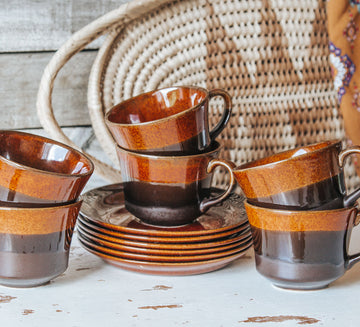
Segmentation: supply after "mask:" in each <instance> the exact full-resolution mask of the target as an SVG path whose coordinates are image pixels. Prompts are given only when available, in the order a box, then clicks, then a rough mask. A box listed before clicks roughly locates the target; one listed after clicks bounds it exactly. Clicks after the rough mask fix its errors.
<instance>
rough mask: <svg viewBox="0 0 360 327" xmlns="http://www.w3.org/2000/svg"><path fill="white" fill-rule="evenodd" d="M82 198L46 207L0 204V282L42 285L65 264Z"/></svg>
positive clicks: (18, 285)
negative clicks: (18, 206) (5, 205)
mask: <svg viewBox="0 0 360 327" xmlns="http://www.w3.org/2000/svg"><path fill="white" fill-rule="evenodd" d="M81 203H82V201H78V202H74V203H72V204H67V205H58V206H53V207H46V208H14V207H12V208H9V207H0V284H1V285H5V286H10V287H34V286H40V285H43V284H45V283H47V282H49V281H50V280H52V279H54V278H55V277H57V276H59V275H60V274H62V273H63V272H64V271H65V270H66V269H67V267H68V262H69V249H70V243H71V240H72V235H73V230H74V226H75V223H76V220H77V216H78V213H79V210H80V207H81Z"/></svg>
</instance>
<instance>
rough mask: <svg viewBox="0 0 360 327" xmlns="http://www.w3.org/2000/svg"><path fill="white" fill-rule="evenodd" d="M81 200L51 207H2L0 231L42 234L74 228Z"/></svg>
mask: <svg viewBox="0 0 360 327" xmlns="http://www.w3.org/2000/svg"><path fill="white" fill-rule="evenodd" d="M80 206H81V201H79V202H77V203H75V204H72V205H67V206H61V207H51V208H30V209H29V208H13V207H12V208H4V207H1V208H0V233H4V234H15V235H42V234H50V233H55V232H60V231H64V230H67V229H69V228H74V226H75V223H76V219H77V216H78V213H79V210H80Z"/></svg>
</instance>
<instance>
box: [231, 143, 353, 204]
mask: <svg viewBox="0 0 360 327" xmlns="http://www.w3.org/2000/svg"><path fill="white" fill-rule="evenodd" d="M354 153H360V147H359V146H354V147H350V148H347V149H344V150H342V146H341V142H340V141H338V140H332V141H325V142H321V143H316V144H311V145H307V146H303V147H297V148H295V149H291V150H288V151H284V152H280V153H277V154H274V155H271V156H269V157H266V158H263V159H259V160H256V161H252V162H250V163H246V164H244V165H241V166H239V167H236V168H234V170H233V172H234V175H235V178H236V180H237V182H238V184H239V186H240V187H241V189H242V190H243V192H244V194H245V196H246V198H247V200H248V202H249V203H253V204H256V205H261V206H266V207H271V208H284V209H294V210H309V209H310V210H311V209H316V210H323V209H324V210H325V209H335V208H343V207H348V206H352V205H353V204H354V203H355V201H356V200H357V199H358V198H359V197H360V189H357V190H356V191H354V192H352V193H351V194H348V195H347V194H346V188H345V180H344V173H343V165H344V161H345V159H346V157H347V156H349V155H350V154H354Z"/></svg>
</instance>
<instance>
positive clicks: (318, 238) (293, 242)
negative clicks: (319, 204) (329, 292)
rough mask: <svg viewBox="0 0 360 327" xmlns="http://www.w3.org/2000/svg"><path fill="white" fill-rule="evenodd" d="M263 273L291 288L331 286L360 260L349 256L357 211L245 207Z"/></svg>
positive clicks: (280, 285)
mask: <svg viewBox="0 0 360 327" xmlns="http://www.w3.org/2000/svg"><path fill="white" fill-rule="evenodd" d="M245 209H246V212H247V215H248V219H249V223H250V226H251V232H252V236H253V244H254V249H255V261H256V269H257V271H258V272H259V273H260V274H261V275H263V276H264V277H266V278H267V279H269V280H270V281H271V282H272V283H273V284H274V285H276V286H279V287H282V288H289V289H318V288H323V287H326V286H328V285H329V284H330V283H331V282H333V281H335V280H336V279H338V278H339V277H341V276H342V275H343V274H344V273H345V272H346V270H348V269H349V268H351V267H352V266H353V265H354V264H355V263H356V262H358V261H360V254H355V255H349V253H348V247H349V242H350V235H351V231H352V228H353V226H354V225H355V224H357V219H356V217H357V215H358V209H357V208H356V207H350V208H342V209H336V210H320V211H312V210H303V211H300V210H293V211H292V210H279V209H270V208H264V207H260V206H254V205H252V204H250V203H248V202H245Z"/></svg>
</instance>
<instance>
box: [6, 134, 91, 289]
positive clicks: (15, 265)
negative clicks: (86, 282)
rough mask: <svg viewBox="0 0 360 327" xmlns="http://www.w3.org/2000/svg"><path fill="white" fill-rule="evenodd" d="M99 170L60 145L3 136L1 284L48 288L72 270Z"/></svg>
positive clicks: (22, 136)
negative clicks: (81, 216)
mask: <svg viewBox="0 0 360 327" xmlns="http://www.w3.org/2000/svg"><path fill="white" fill-rule="evenodd" d="M93 170H94V166H93V163H92V162H91V160H90V159H88V158H87V157H86V156H85V155H83V154H82V153H80V152H79V151H77V150H75V149H73V148H71V147H68V146H66V145H64V144H61V143H59V142H56V141H54V140H51V139H48V138H45V137H41V136H37V135H32V134H29V133H23V132H17V131H4V130H3V131H0V284H1V285H5V286H10V287H33V286H39V285H43V284H45V283H47V282H49V281H50V280H52V279H53V278H55V277H56V276H59V275H60V274H62V273H63V272H64V271H65V270H66V269H67V267H68V261H69V248H70V243H71V239H72V235H73V230H74V226H75V223H76V220H77V216H78V213H79V210H80V207H81V204H82V201H81V200H79V196H80V193H81V191H82V190H83V188H84V186H85V184H86V183H87V181H88V180H89V178H90V176H91V175H92V173H93Z"/></svg>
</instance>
